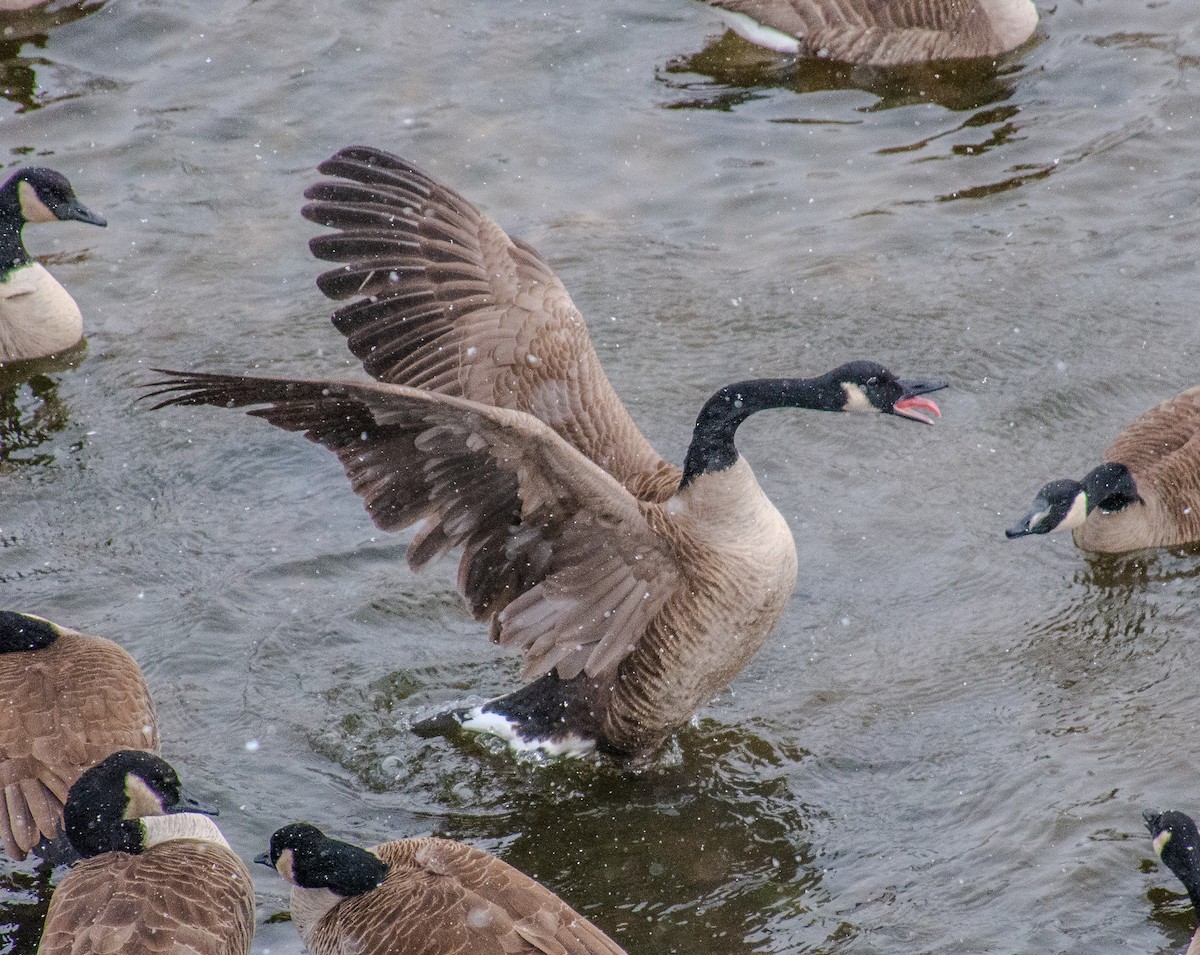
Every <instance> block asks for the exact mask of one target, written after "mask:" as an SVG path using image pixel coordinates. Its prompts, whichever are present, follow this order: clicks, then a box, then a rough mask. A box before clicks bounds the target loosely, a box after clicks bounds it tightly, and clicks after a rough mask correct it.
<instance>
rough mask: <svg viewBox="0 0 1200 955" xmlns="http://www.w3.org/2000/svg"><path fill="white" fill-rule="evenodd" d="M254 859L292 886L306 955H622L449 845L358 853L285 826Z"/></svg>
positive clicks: (427, 843)
mask: <svg viewBox="0 0 1200 955" xmlns="http://www.w3.org/2000/svg"><path fill="white" fill-rule="evenodd" d="M255 861H257V862H261V863H263V864H265V865H270V866H272V867H273V868H275V869H276V870H277V871H278V872H279V874H280V875H281V876H283V877H284V878H285V879H286V880H287V881H289V882H290V883H291V884H292V891H291V910H292V921H293V922H295V923H296V929H297V930H298V931H299V933H300V937H301V938H302V939H304V944H305V946H306V947H307V948H308V950H309V951H310V952H312V953H313V955H353V953H359V952H369V953H371V955H468V953H469V955H550V953H554V955H625V952H624V950H623V949H622V948H620V946H618V945H617V944H616V942H614V941H613V940H612V939H610V938H609V937H608V936H607V935H605V934H604V933H603V932H602V931H600V929H599V928H597V927H596V926H595V925H593V924H592V923H591V922H589V921H588V920H587V919H585V918H584V917H583V916H582V915H580V914H579V913H578V912H576V911H575V910H574V909H572V908H571V907H570V906H569V905H567V903H566V902H564V901H563V900H562V899H560V898H559V897H558V896H557V895H555V894H554V893H553V892H551V891H550V890H549V889H548V888H546V887H545V886H544V885H542V884H541V883H539V882H537V881H535V880H534V879H531V878H530V877H529V876H527V875H526V874H525V873H524V872H521V871H520V870H518V869H514V868H513V867H512V866H510V865H509V864H508V863H507V862H503V861H502V860H500V859H497V858H496V857H495V856H493V855H490V854H489V853H487V852H484V851H483V850H481V849H476V848H474V847H472V846H467V845H463V844H462V843H460V842H452V841H450V840H449V839H432V838H426V839H400V840H397V841H394V842H385V843H383V844H382V845H378V846H374V847H373V848H371V849H360V848H359V847H358V846H355V845H351V844H350V843H348V842H342V841H341V840H338V839H330V838H329V837H328V836H326V835H325V834H324V833H323V832H321V830H320V829H318V828H317V827H316V826H314V825H311V824H309V823H292V824H291V825H287V826H284V827H283V828H282V829H278V830H276V831H275V833H273V834H272V836H271V843H270V850H269V852H267V853H266V854H264V855H263V856H260V857H259V858H258V859H257V860H255Z"/></svg>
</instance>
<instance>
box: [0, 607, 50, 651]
mask: <svg viewBox="0 0 1200 955" xmlns="http://www.w3.org/2000/svg"><path fill="white" fill-rule="evenodd" d="M57 639H58V630H57V629H55V627H54V625H53V624H51V623H48V622H47V621H45V620H42V619H40V618H38V617H30V616H27V615H26V614H23V613H15V612H13V611H11V610H0V653H19V652H21V651H22V650H44V649H45V648H46V647H48V646H50V644H52V643H53V642H54V641H55V640H57Z"/></svg>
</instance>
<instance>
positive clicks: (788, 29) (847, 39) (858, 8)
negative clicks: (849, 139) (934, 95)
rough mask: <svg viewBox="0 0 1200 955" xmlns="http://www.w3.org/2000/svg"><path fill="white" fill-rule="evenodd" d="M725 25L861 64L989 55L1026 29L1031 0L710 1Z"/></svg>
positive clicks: (751, 36) (771, 43) (755, 39)
mask: <svg viewBox="0 0 1200 955" xmlns="http://www.w3.org/2000/svg"><path fill="white" fill-rule="evenodd" d="M709 2H710V3H711V4H712V6H714V7H716V8H717V11H718V12H719V13H720V15H721V18H722V19H723V20H724V21H725V23H726V24H727V25H728V26H729V28H730V29H731V30H733V31H734V32H736V33H738V34H739V35H741V36H743V37H745V38H746V39H747V40H749V41H750V42H751V43H757V44H758V45H759V46H765V47H767V48H768V49H771V50H776V51H778V52H780V53H794V54H798V55H800V56H812V57H820V58H822V59H830V60H838V61H841V62H845V63H861V64H863V65H865V66H899V65H901V64H905V63H924V62H927V61H929V60H953V59H967V58H974V57H994V56H999V55H1000V54H1002V53H1007V52H1008V51H1009V50H1014V49H1016V48H1017V47H1018V46H1020V45H1021V44H1022V43H1024V42H1025V41H1026V40H1028V39H1029V38H1030V37H1031V36H1032V35H1033V31H1034V29H1035V28H1036V27H1037V22H1038V14H1037V8H1036V7H1034V5H1033V3H1032V2H1031V0H709Z"/></svg>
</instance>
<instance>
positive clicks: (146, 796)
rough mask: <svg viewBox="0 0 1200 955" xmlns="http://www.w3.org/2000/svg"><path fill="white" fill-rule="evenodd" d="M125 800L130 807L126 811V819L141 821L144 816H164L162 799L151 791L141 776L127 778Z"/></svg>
mask: <svg viewBox="0 0 1200 955" xmlns="http://www.w3.org/2000/svg"><path fill="white" fill-rule="evenodd" d="M125 798H126V799H128V800H129V806H128V807H127V808H126V809H125V815H124V816H123V817H122V818H125V819H140V818H142V817H143V816H161V815H162V814H163V804H162V799H161V798H160V797H159V796H158V795H157V794H156V793H155V792H154V790H153V789H151V788H150V787H149V786H148V785H147V784H146V781H145V780H144V779H142V777H141V776H137V775H134V774H133V773H129V774H127V775H126V776H125Z"/></svg>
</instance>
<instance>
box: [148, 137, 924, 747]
mask: <svg viewBox="0 0 1200 955" xmlns="http://www.w3.org/2000/svg"><path fill="white" fill-rule="evenodd" d="M320 168H321V171H322V172H325V173H336V174H338V175H341V176H343V177H344V178H345V179H348V180H351V181H350V182H322V183H318V184H317V185H315V186H313V187H311V188H310V189H309V190H308V192H307V193H306V195H307V196H308V197H309V198H310V199H314V200H316V201H315V202H313V203H312V204H311V205H309V206H306V207H305V209H304V210H303V214H304V215H305V216H306V217H308V218H309V219H313V220H315V221H317V222H321V223H324V224H326V225H331V226H334V227H340V228H342V229H344V230H345V231H343V232H339V233H336V234H332V235H323V236H319V237H317V238H315V239H313V240H312V243H311V245H312V248H313V251H314V253H315V254H316V255H318V256H320V257H323V258H329V259H333V260H335V261H349V263H350V264H349V265H347V266H346V267H344V268H339V269H336V270H334V271H332V272H327V273H325V274H324V275H322V276H321V277H320V279H318V285H319V286H320V288H321V289H322V290H323V291H324V292H325V293H326V294H327V295H330V296H332V297H335V298H345V297H350V296H354V295H365V296H367V297H366V298H364V299H362V300H360V301H358V302H356V303H354V304H352V305H349V306H347V307H345V308H343V309H341V310H340V311H338V312H337V313H336V314H335V315H334V318H333V320H334V323H335V325H337V327H338V328H339V329H340V330H341V331H343V332H344V333H345V334H347V336H348V337H349V346H350V349H351V350H352V351H353V352H354V353H355V354H356V355H358V356H359V357H360V358H361V359H362V360H363V365H364V367H365V368H366V370H367V371H368V372H369V373H370V374H372V375H374V376H375V377H377V378H380V379H382V380H383V381H385V382H388V383H385V384H358V383H354V382H347V381H299V380H290V379H271V378H250V377H242V376H238V375H210V374H200V373H196V374H185V373H182V372H166V374H170V375H173V376H175V378H174V380H173V381H172V380H168V381H161V382H158V383H156V385H155V386H152V387H157V388H158V389H159V390H157V391H154V392H153V394H155V395H169V396H170V397H167V398H165V399H164V400H163V401H161V402H160V403H159V404H158V405H156V407H164V406H167V405H198V404H213V405H218V406H225V407H243V406H247V405H251V406H256V407H254V409H253V410H251V411H250V412H249V413H250V414H252V415H255V416H257V417H261V418H265V419H266V420H267V421H269V422H271V423H272V424H274V425H276V426H277V427H280V428H284V429H287V430H291V431H303V432H305V436H306V437H308V438H309V439H310V440H312V441H315V442H317V443H319V444H321V445H323V446H324V447H326V448H328V449H330V450H331V451H334V452H335V453H336V454H337V455H338V458H339V460H340V461H341V462H342V466H343V467H344V468H345V469H346V474H347V476H348V477H349V478H350V483H351V485H352V486H353V488H354V490H355V491H356V492H357V493H358V494H359V495H360V496H362V497H363V498H364V501H365V505H366V509H367V511H368V513H369V514H370V515H371V517H372V519H373V520H374V521H375V523H376V524H377V525H378V526H379V527H380V528H382V529H384V530H399V529H401V528H404V527H407V526H409V525H410V524H413V523H415V522H416V521H419V520H425V521H426V524H425V526H424V529H423V530H421V531H420V532H419V533H418V534H417V536H416V538H415V539H414V540H413V542H412V544H411V545H410V547H409V549H408V561H409V564H410V565H411V566H412V567H414V568H420V567H422V566H424V565H425V564H427V563H428V562H429V561H430V560H432V559H433V558H434V557H436V556H438V555H440V554H443V553H445V552H446V551H448V550H450V549H451V548H453V547H456V546H461V547H462V548H463V555H462V560H461V562H460V563H459V573H458V589H459V592H460V593H461V594H462V595H463V597H464V598H465V599H466V601H467V604H468V606H469V607H470V609H471V611H472V613H474V615H475V617H476V618H477V619H481V620H482V619H487V620H490V621H491V637H492V640H493V641H496V642H498V643H501V644H505V645H507V646H512V647H516V648H518V649H520V650H521V651H522V652H523V653H524V654H525V676H526V677H536V678H537V679H536V680H535V681H534V682H533V683H531V684H529V685H528V686H526V687H524V688H523V689H521V690H519V691H517V692H516V693H514V694H511V695H509V696H507V697H502V698H501V699H498V700H493V701H491V702H490V703H487V704H485V705H484V706H483V707H482V708H476V709H475V710H472V711H469V712H466V713H459V714H453V715H447V716H446V717H445V718H435V720H434V721H433V722H432V723H427V724H424V725H422V726H419V728H422V729H426V730H433V731H438V730H441V729H444V728H449V727H450V726H452V725H457V724H458V723H461V724H462V725H465V726H467V728H469V729H477V730H483V731H490V732H495V733H497V734H498V735H501V736H504V737H506V738H507V739H508V740H509V741H510V742H511V743H513V744H514V745H516V746H518V747H520V746H537V747H541V748H544V749H547V750H549V751H552V752H553V751H582V750H586V749H590V748H592V747H593V746H597V745H598V746H599V748H600V749H601V750H603V751H605V752H608V753H611V754H614V755H619V756H625V757H632V758H636V757H641V756H643V755H646V754H648V753H649V752H651V751H652V750H654V749H655V748H657V747H658V746H659V744H661V743H662V742H663V740H665V739H666V737H667V736H668V735H669V734H670V733H671V732H672V731H673V730H674V729H676V728H677V727H678V726H679V725H680V724H682V723H684V722H685V721H687V720H688V719H689V718H690V717H691V715H692V714H693V713H694V712H695V711H696V710H697V709H698V708H699V707H700V706H701V705H703V704H704V703H705V702H706V701H707V700H708V699H709V698H710V697H711V696H712V695H713V694H714V693H716V692H717V691H718V690H720V689H721V688H722V687H724V686H725V685H726V684H727V683H729V681H730V680H731V679H732V678H733V676H734V675H735V674H736V673H737V672H738V671H739V670H741V669H742V667H743V666H745V664H746V662H747V661H748V660H749V659H750V657H751V656H753V655H754V652H755V651H756V650H757V649H758V648H759V646H760V645H761V644H762V643H763V641H764V640H765V639H766V636H767V633H768V632H769V631H770V629H771V627H772V626H773V625H774V624H775V621H776V620H778V619H779V616H780V614H781V613H782V612H783V608H784V605H785V604H786V602H787V599H788V596H789V595H790V594H791V591H792V587H793V585H794V584H795V579H796V549H795V544H794V542H793V540H792V534H791V531H790V530H789V529H788V525H787V522H786V521H785V520H784V519H783V516H782V515H781V514H780V513H779V512H778V511H777V510H776V509H775V508H774V507H773V506H772V505H771V502H770V501H769V500H768V499H767V497H766V495H764V494H763V492H762V490H761V489H760V488H759V486H758V483H757V482H756V481H755V479H754V474H753V472H752V471H751V470H750V466H749V465H748V464H747V463H746V462H745V460H744V459H743V458H742V457H741V456H740V455H739V454H738V451H737V448H736V447H735V445H734V434H735V432H736V431H737V428H738V426H739V425H740V424H741V423H742V422H743V421H744V420H745V419H746V418H748V417H749V416H750V415H752V414H754V413H755V412H758V411H763V410H766V409H769V408H782V407H794V408H811V409H816V410H821V411H859V412H883V413H886V414H895V415H900V416H903V417H906V418H911V419H914V420H917V421H921V422H924V423H927V424H931V423H932V419H931V418H929V417H927V415H926V414H925V413H924V412H929V413H931V414H940V412H939V411H938V408H937V405H935V404H934V403H933V402H932V401H930V400H929V399H928V398H924V397H920V396H921V395H923V394H925V393H926V392H930V391H935V390H937V389H939V388H943V387H945V385H944V384H943V383H942V382H937V381H902V380H900V379H898V378H896V376H894V375H893V374H892V373H891V372H889V371H888V370H887V369H886V368H884V367H883V366H882V365H879V364H876V363H874V362H867V361H856V362H850V363H849V364H846V365H842V366H841V367H839V368H835V369H834V370H832V371H830V372H827V373H826V374H824V375H821V376H819V377H817V378H809V379H804V378H773V379H758V380H754V381H743V382H739V383H737V384H733V385H728V386H726V387H725V388H722V389H721V390H719V391H718V392H717V393H716V394H714V395H713V396H712V397H711V398H710V399H709V400H708V402H707V403H706V404H705V405H704V407H703V408H702V409H701V411H700V415H699V417H698V418H697V420H696V425H695V429H694V431H693V433H692V441H691V445H690V447H689V448H688V451H687V456H686V459H685V461H684V466H683V469H682V470H680V469H679V468H676V467H673V466H672V465H669V464H667V463H666V462H665V461H663V460H662V459H661V458H660V457H659V456H658V455H657V454H656V453H655V452H654V449H653V448H651V447H650V444H649V443H648V442H647V441H646V439H645V438H644V437H643V436H642V434H641V432H640V431H638V429H637V426H636V425H635V424H634V423H633V420H632V419H631V418H630V417H629V414H628V413H627V412H626V410H625V407H624V406H623V405H622V404H621V402H620V399H618V398H617V396H616V393H615V392H614V391H613V389H612V386H611V385H610V384H609V382H608V379H607V378H606V377H605V374H604V371H603V369H602V368H601V367H600V362H599V359H598V358H597V356H596V353H595V351H594V350H593V349H592V345H591V341H590V340H589V338H588V333H587V326H586V325H585V324H584V321H583V317H582V316H581V315H580V314H579V312H578V311H577V310H576V308H575V306H574V304H572V302H571V299H570V296H569V295H568V294H567V291H566V289H564V288H563V286H562V284H561V283H560V282H559V281H558V279H557V277H556V276H555V275H554V273H553V272H552V271H551V270H550V267H549V266H548V265H547V264H546V262H545V261H544V260H543V259H542V258H541V257H540V256H539V255H538V254H537V253H536V252H535V251H534V250H533V249H532V248H531V247H529V246H528V245H525V244H524V243H522V242H520V241H515V240H512V239H510V238H509V237H508V236H507V235H505V234H504V232H503V231H501V229H500V227H499V226H498V225H496V224H495V223H494V222H493V221H492V220H491V219H489V218H488V217H487V216H485V215H484V214H483V213H482V212H480V211H479V210H478V209H477V208H475V206H473V205H471V204H470V203H469V202H467V201H466V200H465V199H463V198H462V197H461V196H459V195H458V194H457V193H455V192H453V191H451V190H450V189H448V188H447V187H445V186H443V185H441V184H439V183H437V182H435V181H434V180H433V179H431V178H430V177H429V176H427V175H425V174H424V173H422V172H420V171H419V170H417V169H415V168H414V167H412V166H411V165H409V164H408V163H407V162H405V161H404V160H402V159H400V158H399V157H396V156H392V155H390V154H388V153H384V152H380V151H378V150H375V149H371V148H368V147H350V148H347V149H344V150H342V151H341V152H340V153H338V154H337V155H336V156H334V157H333V158H332V159H331V160H329V161H328V162H326V163H324V164H323V165H322V166H321V167H320Z"/></svg>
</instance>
